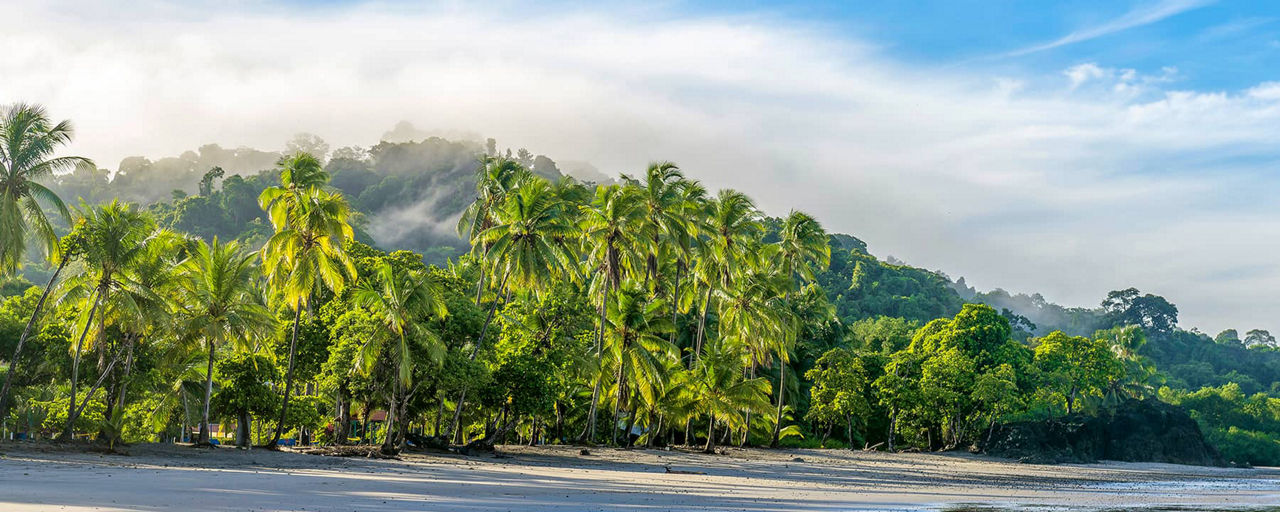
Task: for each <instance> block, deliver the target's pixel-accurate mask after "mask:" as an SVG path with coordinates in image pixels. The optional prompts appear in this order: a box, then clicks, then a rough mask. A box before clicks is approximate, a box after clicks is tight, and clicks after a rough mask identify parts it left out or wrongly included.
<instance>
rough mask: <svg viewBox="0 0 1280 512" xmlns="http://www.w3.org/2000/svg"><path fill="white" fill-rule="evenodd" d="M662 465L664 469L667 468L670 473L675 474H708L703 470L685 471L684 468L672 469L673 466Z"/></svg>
mask: <svg viewBox="0 0 1280 512" xmlns="http://www.w3.org/2000/svg"><path fill="white" fill-rule="evenodd" d="M662 467H663V469H666V470H667V472H668V473H671V474H673V475H705V474H706V473H703V472H701V471H685V470H683V469H671V466H662Z"/></svg>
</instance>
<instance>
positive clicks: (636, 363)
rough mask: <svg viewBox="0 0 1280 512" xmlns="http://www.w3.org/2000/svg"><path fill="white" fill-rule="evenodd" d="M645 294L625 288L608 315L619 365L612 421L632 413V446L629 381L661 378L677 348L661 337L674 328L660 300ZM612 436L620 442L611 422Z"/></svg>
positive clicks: (611, 348) (612, 350) (610, 339)
mask: <svg viewBox="0 0 1280 512" xmlns="http://www.w3.org/2000/svg"><path fill="white" fill-rule="evenodd" d="M646 295H647V294H646V293H645V292H644V291H643V290H640V289H638V288H635V287H631V286H629V287H624V288H623V289H621V290H618V292H617V293H615V294H614V295H613V299H614V300H613V301H612V302H611V304H610V306H611V307H610V308H609V312H608V334H609V336H608V343H609V352H610V355H612V356H613V360H614V361H615V363H616V364H617V376H616V378H615V381H614V382H615V386H616V387H617V391H618V395H617V399H616V401H615V402H614V405H613V421H614V422H616V421H617V418H618V413H619V412H620V411H622V410H624V409H625V410H627V411H630V412H631V418H630V420H628V421H627V428H626V430H625V432H626V435H627V440H626V444H627V445H630V444H631V440H630V435H631V427H632V426H633V425H634V424H635V419H636V417H635V414H636V411H635V407H634V405H633V404H632V402H633V399H632V397H633V396H634V394H635V393H634V391H633V390H631V389H629V388H628V382H634V383H641V382H648V381H654V380H660V379H661V378H662V375H663V373H662V369H663V368H664V367H665V365H664V363H663V359H664V358H675V353H676V349H675V347H674V346H672V345H671V344H670V343H668V342H667V340H666V339H664V338H663V337H662V336H660V334H662V333H665V332H667V331H669V330H670V329H671V324H670V322H669V321H668V320H667V318H666V315H664V314H663V308H665V307H666V305H665V304H664V303H663V302H662V301H661V300H655V301H647V300H645V297H646ZM611 431H612V432H613V435H612V436H611V437H612V438H613V440H614V442H616V441H617V433H618V429H617V427H616V425H613V424H612V423H611Z"/></svg>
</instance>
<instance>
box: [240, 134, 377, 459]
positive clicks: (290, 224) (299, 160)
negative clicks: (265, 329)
mask: <svg viewBox="0 0 1280 512" xmlns="http://www.w3.org/2000/svg"><path fill="white" fill-rule="evenodd" d="M280 167H281V169H280V185H277V186H273V187H269V188H267V189H266V190H263V191H262V194H261V195H259V196H258V203H259V204H260V205H261V206H262V209H263V210H264V211H265V212H267V217H268V218H269V219H270V220H271V224H272V226H274V227H275V234H274V235H272V236H271V238H270V239H268V240H267V243H266V245H264V246H263V247H262V250H261V255H262V262H263V266H264V267H265V270H266V274H267V280H268V283H269V285H270V287H271V288H272V289H273V290H275V291H276V293H277V294H279V296H280V297H281V298H282V300H283V301H284V304H285V305H286V306H287V307H291V308H292V309H293V333H292V335H291V337H290V340H289V364H288V367H287V370H286V371H285V381H284V382H285V384H284V399H283V401H282V402H281V404H280V421H279V422H278V423H277V424H276V430H275V434H274V436H273V438H272V440H271V443H270V444H269V445H268V446H270V447H274V446H276V444H277V443H278V442H279V441H280V436H281V434H283V433H284V427H285V418H286V413H287V412H288V410H289V394H290V392H291V391H292V388H293V363H294V352H295V351H296V349H297V343H298V325H299V323H300V322H301V319H302V309H303V308H304V307H307V306H308V305H309V303H310V301H311V297H312V295H313V294H314V293H315V291H316V290H317V289H318V288H320V287H321V286H323V287H325V288H328V289H329V290H331V291H333V292H334V293H341V292H342V289H343V288H344V287H345V285H346V282H347V281H348V280H354V279H355V277H356V269H355V265H354V264H353V263H352V262H351V258H350V257H348V256H347V253H346V251H345V250H344V249H343V247H344V244H345V242H346V241H347V240H350V239H351V238H352V236H353V230H352V229H351V224H350V223H349V220H350V218H351V208H350V206H348V205H347V202H346V200H345V199H343V198H342V195H341V194H338V193H331V192H328V191H325V190H323V189H322V188H321V187H322V186H323V185H324V183H325V182H326V181H327V179H328V175H327V174H326V173H325V172H324V170H323V168H321V166H320V161H319V160H317V159H316V158H315V157H314V156H311V155H309V154H307V153H297V154H294V155H293V156H291V157H288V158H286V159H284V160H283V161H281V163H280Z"/></svg>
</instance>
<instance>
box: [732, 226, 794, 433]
mask: <svg viewBox="0 0 1280 512" xmlns="http://www.w3.org/2000/svg"><path fill="white" fill-rule="evenodd" d="M748 242H750V243H751V244H752V245H754V244H755V242H756V241H755V240H754V239H750V240H748ZM776 252H777V251H776V248H775V247H774V246H763V247H759V248H753V249H752V250H748V251H745V252H744V253H743V255H742V257H741V258H740V259H739V264H738V265H737V267H736V268H737V272H735V273H734V274H733V275H731V276H730V278H729V279H728V280H727V281H726V282H725V283H724V286H723V287H722V293H723V295H724V297H723V298H722V299H721V301H720V310H719V313H720V338H721V340H722V341H728V342H734V343H737V344H739V345H741V346H742V347H743V348H745V349H746V350H745V352H744V354H743V356H744V357H745V358H746V360H745V361H744V364H745V365H746V368H747V371H748V373H749V374H750V376H751V377H752V378H755V376H756V368H757V367H759V366H760V365H764V364H768V363H770V359H769V358H770V353H771V351H772V350H773V348H774V347H775V346H778V345H781V346H784V347H785V342H786V340H787V339H788V338H787V333H786V322H785V319H784V310H785V305H786V304H785V302H784V301H782V300H781V297H780V292H781V291H782V289H783V287H784V286H785V285H784V284H783V280H784V278H785V276H783V275H782V274H781V273H780V272H778V265H776V263H775V262H776V260H777V257H776V256H775V253H776ZM779 351H780V352H785V351H786V349H785V348H782V349H780V350H779ZM745 417H746V422H745V425H746V427H747V428H746V429H744V430H743V433H742V444H744V445H745V444H746V443H747V440H748V436H749V434H750V427H751V421H750V420H751V413H750V411H745Z"/></svg>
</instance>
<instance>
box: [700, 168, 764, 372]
mask: <svg viewBox="0 0 1280 512" xmlns="http://www.w3.org/2000/svg"><path fill="white" fill-rule="evenodd" d="M706 208H707V212H708V213H709V214H710V215H709V217H708V219H707V223H706V226H705V229H706V232H707V242H706V244H705V245H704V246H703V247H702V248H701V250H700V251H699V253H698V258H697V261H698V263H697V265H696V266H695V273H696V274H697V275H698V278H699V280H700V281H701V285H702V287H703V292H704V293H705V297H704V298H703V300H702V314H701V316H700V318H699V320H698V333H697V341H696V343H695V346H694V347H695V348H694V358H695V359H696V358H697V357H699V356H698V353H699V352H700V351H701V348H702V345H703V343H704V342H705V339H706V324H707V313H708V311H709V310H710V307H711V300H712V293H713V292H714V291H715V290H727V289H728V288H729V287H730V285H732V284H733V276H734V275H736V273H737V269H738V266H739V261H740V260H742V259H744V258H745V257H746V253H747V251H746V250H745V249H746V248H745V247H744V245H743V244H744V243H745V242H746V241H747V240H752V239H755V238H758V237H759V235H761V234H762V233H763V231H764V227H763V226H761V225H760V222H759V221H758V219H757V218H758V217H759V212H757V211H756V207H755V203H754V202H752V201H751V198H749V197H747V196H746V195H745V194H743V193H741V192H738V191H736V190H731V189H722V190H720V192H719V193H718V194H717V195H716V197H715V198H713V199H711V200H710V201H708V203H707V207H706Z"/></svg>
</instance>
